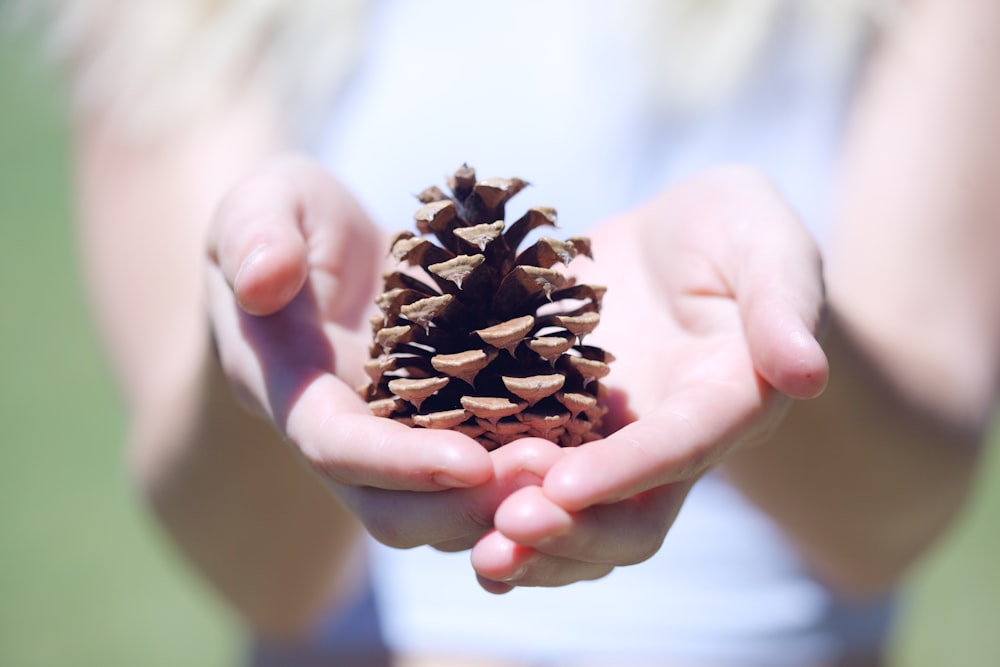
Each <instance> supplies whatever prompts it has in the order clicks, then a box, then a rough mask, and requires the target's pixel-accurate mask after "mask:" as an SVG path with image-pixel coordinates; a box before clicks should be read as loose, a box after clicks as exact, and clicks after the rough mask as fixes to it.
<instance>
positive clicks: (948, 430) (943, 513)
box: [723, 314, 981, 595]
mask: <svg viewBox="0 0 1000 667" xmlns="http://www.w3.org/2000/svg"><path fill="white" fill-rule="evenodd" d="M825 348H826V351H827V354H828V356H829V359H830V366H831V375H830V382H829V385H828V386H827V390H826V392H824V394H823V395H822V396H821V397H820V398H818V399H814V400H811V401H803V402H797V403H795V404H794V405H793V406H792V408H791V410H790V411H789V414H788V416H787V417H786V419H785V420H784V422H783V423H782V425H781V427H780V428H779V430H778V431H777V433H776V434H775V435H774V437H773V438H772V439H771V440H770V441H769V442H767V443H765V444H762V445H760V446H757V447H753V448H748V449H746V450H743V451H741V452H739V453H737V454H735V455H733V456H731V457H730V458H729V459H728V460H727V461H726V462H725V464H724V466H723V470H724V473H725V474H726V475H728V476H729V478H730V479H732V480H733V481H734V482H736V484H737V485H738V486H739V487H740V489H741V490H742V491H743V492H744V493H745V494H746V495H747V496H748V497H749V499H750V500H751V501H752V502H754V503H755V504H757V505H758V506H759V507H761V508H762V509H764V510H765V511H766V512H767V513H768V514H769V515H770V516H771V517H772V518H774V519H775V520H776V521H777V523H778V524H779V525H780V526H781V527H782V529H783V530H784V531H785V532H786V533H787V534H788V535H789V537H790V538H791V539H792V541H793V542H794V543H795V544H796V545H797V546H798V547H799V548H800V549H801V550H802V552H803V554H804V555H805V556H806V559H807V561H809V562H810V563H811V564H812V565H813V566H814V567H815V568H816V569H817V571H818V572H819V573H820V574H821V575H822V576H824V577H826V578H827V579H828V580H829V581H830V582H831V583H832V584H833V585H835V586H837V587H838V588H841V589H842V590H844V591H845V592H848V593H853V594H861V595H865V594H869V593H873V592H877V591H879V590H883V589H885V588H886V587H888V586H891V585H892V584H893V583H894V582H895V581H897V580H898V579H899V577H900V576H901V574H902V573H903V572H905V570H906V569H907V568H908V567H909V566H910V565H911V564H912V563H913V562H914V560H915V559H916V558H917V557H919V555H920V554H921V553H922V552H923V551H924V550H925V549H926V548H927V546H928V545H929V544H931V543H932V542H933V541H934V540H935V538H937V537H938V536H939V535H940V534H941V533H942V531H943V530H944V529H945V528H946V527H947V526H948V524H949V522H950V520H951V519H952V518H953V517H954V516H955V514H956V513H957V512H958V510H959V509H960V508H961V506H962V502H963V500H964V498H965V496H966V494H967V491H968V489H969V485H970V481H971V479H972V476H973V473H974V470H975V463H976V458H977V455H978V444H979V440H980V437H981V432H980V430H979V429H974V428H967V427H965V426H961V425H958V424H956V423H954V422H947V421H944V420H941V419H937V418H935V417H934V416H933V415H931V414H929V413H928V411H927V410H926V409H925V408H924V407H923V406H920V405H917V404H914V403H912V402H911V401H910V400H909V399H908V397H907V396H906V393H905V392H903V391H900V389H899V387H897V386H894V385H893V384H892V382H891V381H890V380H889V379H887V378H886V377H885V376H884V375H882V374H880V373H879V372H878V371H877V369H876V366H875V365H873V363H872V359H871V357H870V356H869V353H868V352H866V351H865V350H864V344H863V343H862V342H861V341H859V340H858V339H857V338H856V337H855V336H854V335H852V333H851V332H849V331H847V330H846V329H845V328H844V324H843V322H842V321H840V319H839V318H838V317H837V316H836V314H834V315H833V316H832V317H831V323H830V326H829V333H828V335H827V337H826V343H825Z"/></svg>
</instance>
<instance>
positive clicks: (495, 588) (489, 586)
mask: <svg viewBox="0 0 1000 667" xmlns="http://www.w3.org/2000/svg"><path fill="white" fill-rule="evenodd" d="M476 581H478V582H479V585H480V586H481V587H482V589H483V590H484V591H486V592H487V593H492V594H493V595H503V594H505V593H510V592H511V591H512V590H514V587H513V586H511V585H510V584H505V583H503V582H502V581H493V580H492V579H487V578H486V577H484V576H483V575H481V574H477V575H476Z"/></svg>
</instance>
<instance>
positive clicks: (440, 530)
mask: <svg viewBox="0 0 1000 667" xmlns="http://www.w3.org/2000/svg"><path fill="white" fill-rule="evenodd" d="M387 247H388V245H387V242H386V239H385V238H383V236H382V234H380V233H379V232H378V231H377V230H376V228H375V227H374V226H373V225H372V223H371V222H370V221H369V220H368V218H367V216H366V215H365V213H364V211H363V210H362V209H361V208H360V206H359V205H358V204H357V203H356V202H355V200H354V199H353V198H352V197H351V195H350V194H349V193H348V192H347V191H346V189H345V188H344V187H343V186H341V185H340V184H339V183H338V182H337V181H336V180H335V179H333V178H332V177H331V176H329V175H328V174H327V173H326V172H324V171H323V169H322V168H321V167H319V166H318V165H316V164H315V163H313V162H311V161H309V160H307V159H305V158H299V157H284V158H280V159H277V160H275V161H273V162H272V163H269V164H267V165H265V166H263V167H261V168H260V169H258V170H257V171H256V172H255V173H253V174H252V175H251V176H249V177H248V178H246V179H245V180H243V181H242V182H241V183H239V184H238V185H236V187H235V188H233V190H232V191H231V192H230V193H229V194H228V195H227V196H226V198H225V199H224V200H223V201H222V203H221V204H220V206H219V208H218V210H217V212H216V214H215V215H214V218H213V221H212V224H211V227H210V234H209V238H208V281H209V290H208V292H209V303H208V309H209V317H210V320H211V323H212V327H213V333H214V336H215V342H216V347H217V350H218V355H219V358H220V360H221V363H222V366H223V369H224V372H225V374H226V376H227V377H228V379H229V381H230V384H231V385H232V386H233V388H234V390H235V392H236V394H237V396H238V397H239V398H240V399H241V402H242V403H243V404H244V405H245V406H247V407H249V408H250V409H252V410H255V411H257V412H259V413H261V414H263V415H264V416H265V417H266V418H267V419H269V420H270V421H271V422H272V423H273V424H274V426H275V428H277V429H278V431H279V432H280V433H282V434H283V435H284V436H285V438H286V439H287V440H288V441H289V442H290V443H291V445H292V446H294V447H296V448H298V450H299V451H300V452H301V453H302V455H303V456H304V458H305V460H306V461H307V462H308V463H310V464H311V465H312V466H313V467H314V468H315V469H316V470H317V471H318V472H319V473H320V474H322V475H323V476H325V477H326V478H327V479H328V480H329V481H330V483H331V486H332V487H333V488H334V489H335V491H336V492H337V494H338V495H339V497H340V498H341V500H342V501H343V502H344V503H345V504H346V505H347V506H348V507H350V508H351V509H352V510H353V511H354V512H355V513H357V514H358V515H359V516H360V518H361V519H362V521H363V522H364V523H365V524H366V525H367V526H368V527H369V529H370V530H371V531H372V532H373V533H374V534H375V535H376V537H379V538H380V539H383V540H384V541H386V542H389V543H391V544H395V545H397V546H411V545H414V544H421V543H428V542H441V543H445V544H452V545H453V544H456V543H457V542H456V541H463V540H464V541H466V542H468V540H469V539H471V538H470V537H469V536H473V538H474V537H478V536H479V535H481V534H482V533H483V532H484V531H485V530H486V529H487V528H488V525H489V523H490V522H491V521H492V515H493V510H494V509H495V507H496V504H498V503H499V501H500V497H499V496H498V495H497V494H498V493H499V491H498V489H501V488H504V489H508V490H509V489H510V488H511V487H509V486H504V485H509V484H516V483H519V482H517V478H518V474H517V470H519V468H518V466H519V465H520V464H519V463H517V462H516V461H515V462H514V463H511V464H510V465H507V464H505V463H503V461H511V460H513V457H512V455H513V454H516V453H517V451H518V450H512V452H510V453H508V454H505V455H504V456H505V458H504V459H503V460H502V461H501V465H500V466H499V467H497V470H500V471H501V472H503V476H504V479H503V480H497V479H496V478H495V475H494V470H495V467H496V466H495V465H494V461H493V459H492V458H491V456H490V455H489V454H488V453H487V452H486V451H485V450H484V449H483V448H482V447H481V446H480V445H479V444H478V443H476V442H475V441H474V440H472V439H470V438H468V437H466V436H464V435H461V434H459V433H455V432H448V431H429V430H423V429H411V428H407V427H405V426H403V425H401V424H399V423H397V422H394V421H392V420H388V419H382V418H377V417H373V416H372V415H371V413H370V411H369V410H368V407H367V405H365V403H364V402H363V401H362V400H361V398H360V397H359V395H358V394H357V393H356V387H358V386H360V385H361V384H363V383H364V381H365V380H366V378H365V376H364V374H363V370H362V368H363V361H364V359H365V358H366V357H367V344H368V341H369V340H370V325H369V323H368V317H369V316H370V315H371V314H372V312H371V311H372V308H373V306H372V302H373V298H374V296H375V294H376V292H377V290H378V288H379V279H380V276H381V274H382V270H383V268H384V267H383V262H384V261H385V260H386V255H387V253H386V251H385V249H386V248H387ZM528 458H529V459H530V456H529V457H528ZM525 465H526V466H528V467H530V465H529V464H525ZM539 479H540V478H535V482H536V483H537V482H538V480H539ZM469 487H481V488H482V489H483V490H482V491H481V492H479V494H478V495H477V496H476V497H475V499H474V501H475V502H472V501H470V499H469V498H468V497H464V496H461V495H456V494H448V493H446V494H433V493H419V494H414V492H427V491H441V490H446V489H464V488H469ZM414 495H416V496H420V497H414ZM491 505H492V506H491ZM401 507H403V508H404V509H405V511H402V510H401V509H400V508H401ZM473 541H474V539H473Z"/></svg>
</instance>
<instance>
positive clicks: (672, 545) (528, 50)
mask: <svg viewBox="0 0 1000 667" xmlns="http://www.w3.org/2000/svg"><path fill="white" fill-rule="evenodd" d="M609 12H613V6H611V5H610V3H600V2H597V1H596V0H585V1H582V2H571V1H570V0H549V1H546V2H539V1H532V0H505V2H502V3H499V2H491V3H478V2H463V1H461V0H422V1H420V2H404V1H402V0H395V1H392V0H389V1H385V2H382V3H381V4H380V5H379V7H378V11H377V12H376V16H375V18H374V23H373V26H372V34H371V38H370V40H369V42H368V50H367V51H366V53H365V58H364V61H363V63H362V65H361V66H360V68H359V70H358V72H357V74H356V76H355V78H354V79H353V80H352V81H351V83H350V85H349V87H348V89H347V90H346V91H345V93H344V94H343V95H342V96H341V98H340V100H339V102H338V103H337V105H336V109H335V110H334V114H333V117H332V121H331V123H330V125H329V127H328V128H327V132H326V134H325V136H324V137H323V141H322V143H321V146H320V148H319V150H318V154H319V155H320V157H321V158H322V159H323V160H324V161H325V162H326V164H327V165H328V166H329V167H330V168H331V169H332V170H333V171H334V172H335V173H336V174H337V176H338V177H339V178H341V179H342V180H343V181H344V182H345V183H346V184H347V185H348V186H349V187H351V188H352V189H353V190H354V192H355V193H356V194H357V195H358V197H359V198H360V200H361V201H362V203H363V204H364V205H365V206H366V207H367V208H368V210H369V212H370V213H371V214H372V215H373V217H374V219H375V220H376V221H378V222H379V223H380V224H382V225H384V226H386V227H389V228H393V229H403V228H409V227H410V226H411V225H412V213H413V211H414V210H415V209H416V207H417V203H416V201H415V199H414V198H413V196H412V195H413V194H414V193H417V192H419V191H421V190H422V189H423V188H424V187H426V186H427V185H431V184H438V185H441V186H443V185H444V180H445V177H446V175H447V174H448V173H450V172H451V171H453V170H454V169H455V168H456V167H457V166H459V165H460V164H462V163H463V162H468V163H469V164H470V165H472V166H474V167H476V169H477V171H478V173H479V175H480V176H519V177H521V178H524V179H526V180H528V181H530V182H531V183H532V184H533V187H532V188H529V189H528V190H526V191H525V192H523V193H521V194H520V195H518V197H516V198H515V199H514V200H513V201H512V203H511V204H510V206H509V209H510V211H511V213H513V215H514V217H516V216H517V215H518V214H519V213H518V211H520V210H521V207H527V206H531V205H550V206H554V207H556V208H557V209H558V210H559V220H560V226H561V228H562V231H563V232H564V233H565V234H566V235H567V236H569V235H571V234H573V233H579V232H584V231H585V230H586V229H587V227H589V226H590V225H593V224H594V223H596V222H598V221H600V220H601V219H602V218H604V217H606V216H609V215H611V214H612V213H615V212H617V211H620V210H623V209H625V208H628V207H631V206H634V205H636V204H638V203H640V202H641V201H643V200H644V199H645V198H647V197H649V196H651V195H652V194H653V193H655V192H656V191H657V190H659V189H661V188H663V187H664V186H666V185H668V184H669V183H671V182H672V181H675V180H677V179H679V178H683V177H684V176H685V175H687V174H690V173H692V172H693V171H695V170H697V169H699V168H703V167H707V166H710V165H713V164H718V163H721V162H732V161H739V162H747V163H751V164H754V165H756V166H757V167H759V168H761V169H763V170H764V171H765V172H767V173H768V174H769V175H770V176H771V177H772V179H773V180H774V181H775V183H776V184H777V185H778V187H779V189H780V190H781V191H782V192H783V193H784V195H785V196H786V197H787V198H788V200H789V201H790V202H791V203H792V204H793V206H795V207H796V208H797V209H798V211H799V212H800V213H801V214H802V215H803V217H804V219H805V220H806V222H807V224H808V225H809V226H810V228H811V229H812V230H813V232H814V233H815V234H816V236H817V237H818V238H820V239H822V237H823V233H824V232H823V230H824V225H825V224H826V223H827V216H826V210H827V201H828V197H829V190H830V184H831V181H832V179H833V175H834V169H835V162H836V154H837V153H836V149H837V145H838V142H839V138H840V124H841V115H842V112H843V109H844V106H845V101H846V99H847V96H848V94H849V90H850V84H851V77H850V72H847V71H841V72H840V73H839V74H838V75H837V76H832V77H831V76H830V72H828V71H825V72H824V75H823V76H817V74H816V70H815V68H812V67H811V66H810V64H809V62H808V59H807V58H803V57H801V47H802V42H801V41H797V40H800V39H801V37H800V36H797V35H796V34H795V33H794V31H791V32H790V33H789V34H788V35H786V39H784V40H783V41H781V42H780V43H778V44H776V45H775V47H774V49H772V50H771V51H770V52H769V53H768V54H767V55H766V57H767V63H766V66H764V67H762V68H760V72H761V75H760V76H759V77H757V78H755V79H753V80H751V81H749V82H748V85H747V88H746V90H745V91H743V92H742V93H740V94H739V95H737V96H736V98H735V99H733V100H731V101H730V103H728V104H726V105H725V106H723V107H720V108H718V109H716V110H712V111H709V112H706V113H703V114H700V115H698V117H697V118H690V119H686V120H685V119H679V118H670V117H669V116H668V115H666V114H663V113H661V112H658V111H657V110H656V109H655V108H653V106H652V105H651V103H650V96H649V94H648V89H647V88H646V87H644V83H645V81H646V79H645V78H644V77H643V71H644V70H643V66H642V65H640V64H638V63H637V60H636V59H637V58H638V57H639V54H638V51H637V49H635V48H634V45H632V44H629V43H627V42H626V41H624V40H623V38H622V36H621V34H618V33H615V32H614V31H612V30H610V29H609V28H608V26H609V25H610V23H611V22H612V21H613V20H614V17H613V16H612V15H611V13H609ZM456 54H460V55H456ZM597 252H599V249H597ZM372 576H373V583H374V588H375V594H376V601H377V603H378V607H379V613H380V616H381V618H380V620H381V624H382V628H383V631H384V635H385V640H386V642H387V643H388V645H389V647H390V648H391V649H393V650H395V651H400V652H431V653H442V652H444V653H449V652H451V653H458V654H463V653H471V654H485V655H499V656H506V657H512V658H516V659H522V660H527V661H530V662H533V663H538V664H552V665H556V664H559V662H560V661H566V660H571V659H574V658H588V659H600V658H605V659H609V660H610V662H611V663H612V664H613V663H614V662H615V661H616V660H618V661H623V660H625V659H633V660H658V661H661V662H665V663H670V662H681V663H684V664H701V663H708V664H713V665H727V664H734V665H735V664H738V665H741V666H745V665H757V664H760V665H770V666H778V665H783V664H789V665H792V664H804V663H810V662H817V663H818V662H822V661H824V660H828V659H830V658H831V657H833V656H837V655H843V654H845V653H846V652H850V651H854V650H862V649H866V648H870V647H872V646H875V645H877V644H878V643H879V641H880V640H881V639H882V637H883V635H884V633H885V632H886V628H887V624H888V621H889V618H890V614H889V606H890V605H889V603H888V602H887V601H885V600H877V601H875V602H872V603H869V604H855V605H851V604H849V603H847V602H846V601H844V600H840V599H838V598H837V597H836V596H835V595H834V594H833V593H832V592H831V591H830V590H829V589H828V588H826V587H825V586H824V585H822V584H821V583H820V582H819V581H817V580H816V579H815V578H814V577H813V576H811V574H810V573H809V571H808V569H807V568H806V566H805V565H804V563H803V562H802V561H801V560H800V559H799V557H798V555H797V554H796V552H795V551H794V550H793V549H792V548H791V547H790V546H789V545H788V544H787V542H786V541H785V539H784V538H783V536H782V535H781V532H780V530H779V528H778V527H777V526H776V525H774V524H773V523H772V522H771V521H770V520H769V518H768V517H766V516H764V515H763V514H761V513H760V512H758V511H757V510H756V509H755V508H753V507H752V506H750V505H749V504H748V503H747V502H746V501H745V500H744V499H743V498H742V497H740V495H739V494H738V492H737V491H736V490H734V489H733V488H731V487H730V486H728V485H727V484H726V483H725V482H724V481H722V480H721V479H719V478H718V477H715V476H712V475H709V476H707V477H706V478H704V479H703V480H702V481H700V482H699V483H698V484H697V485H696V487H695V489H694V490H693V491H692V493H691V494H690V496H689V498H688V500H687V502H686V503H685V505H684V508H683V509H682V511H681V514H680V516H679V517H678V519H677V522H676V523H675V525H674V526H673V528H672V529H671V531H670V533H669V534H668V535H667V538H666V541H665V543H664V546H663V548H662V549H661V550H660V551H659V553H657V554H656V555H655V556H654V557H653V558H652V559H650V560H649V561H647V562H645V563H642V564H640V565H636V566H632V567H627V568H619V569H617V570H616V571H615V572H613V573H612V574H611V575H609V576H608V577H606V578H604V579H602V580H600V581H596V582H586V583H579V584H574V585H572V586H568V587H565V588H561V589H518V590H515V591H513V592H511V593H509V594H507V595H505V596H500V597H498V596H493V595H490V594H487V593H485V592H483V591H482V590H480V589H479V587H478V585H477V584H476V581H475V578H474V576H473V573H472V570H471V567H470V565H469V562H468V555H467V554H443V553H439V552H437V551H434V550H433V549H430V548H421V549H414V550H409V551H398V550H394V549H389V548H387V547H384V546H381V545H377V544H373V545H372Z"/></svg>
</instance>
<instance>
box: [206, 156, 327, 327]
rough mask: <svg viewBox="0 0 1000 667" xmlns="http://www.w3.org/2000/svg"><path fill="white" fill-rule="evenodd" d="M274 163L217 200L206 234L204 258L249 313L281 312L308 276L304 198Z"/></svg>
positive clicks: (281, 167)
mask: <svg viewBox="0 0 1000 667" xmlns="http://www.w3.org/2000/svg"><path fill="white" fill-rule="evenodd" d="M282 162H283V161H278V162H275V163H272V164H269V165H267V166H265V167H263V168H261V169H259V170H257V171H256V172H254V173H253V174H251V175H250V176H248V177H247V178H245V179H243V180H242V181H240V182H239V183H237V184H236V185H235V186H234V187H233V188H232V189H231V190H230V191H229V193H228V194H227V195H226V196H225V198H224V199H223V200H222V201H221V203H220V204H219V207H218V208H217V209H216V212H215V215H214V216H213V219H212V222H211V225H210V228H209V237H208V252H209V258H210V260H211V261H213V262H214V263H215V264H216V265H217V266H218V267H219V268H220V269H221V271H222V274H223V276H224V277H225V279H226V282H227V283H228V284H229V286H230V288H231V289H232V290H233V294H234V295H235V297H236V301H237V303H239V305H240V307H241V308H243V310H245V311H246V312H248V313H250V314H251V315H270V314H272V313H275V312H277V311H278V310H281V309H282V308H284V307H285V306H286V305H288V303H289V302H291V300H292V299H293V298H294V297H295V295H296V294H298V293H299V291H300V290H301V289H302V286H303V285H304V284H305V281H306V278H307V276H308V271H309V267H308V261H307V259H308V248H307V242H306V238H305V236H304V234H303V226H302V224H301V218H302V216H303V214H304V207H303V201H304V197H303V195H302V193H300V192H299V188H300V186H299V185H298V184H297V182H296V181H295V179H292V178H288V177H287V173H286V171H287V167H286V166H285V165H284V164H282Z"/></svg>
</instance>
